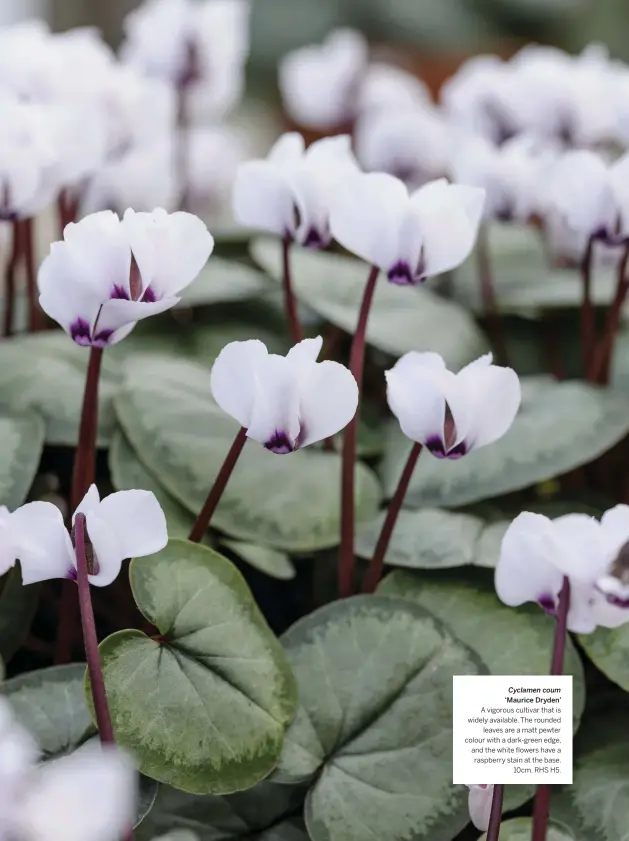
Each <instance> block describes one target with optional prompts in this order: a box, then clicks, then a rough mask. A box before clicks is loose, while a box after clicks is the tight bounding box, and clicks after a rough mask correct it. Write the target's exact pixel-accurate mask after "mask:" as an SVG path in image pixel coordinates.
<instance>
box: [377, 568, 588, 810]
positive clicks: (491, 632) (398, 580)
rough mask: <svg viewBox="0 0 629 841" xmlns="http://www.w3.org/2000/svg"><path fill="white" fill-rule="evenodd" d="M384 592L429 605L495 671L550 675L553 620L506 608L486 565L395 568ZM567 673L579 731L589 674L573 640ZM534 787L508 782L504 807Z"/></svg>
mask: <svg viewBox="0 0 629 841" xmlns="http://www.w3.org/2000/svg"><path fill="white" fill-rule="evenodd" d="M378 593H381V594H382V595H386V596H394V597H397V598H403V599H409V600H410V601H412V602H413V604H418V605H420V606H421V607H424V608H426V609H427V610H430V611H431V612H432V613H434V615H435V616H437V617H438V618H439V619H440V620H441V621H442V622H444V623H445V624H446V625H447V626H448V627H449V628H450V630H451V631H452V633H454V634H455V635H456V636H457V637H458V639H460V640H461V641H462V642H464V643H465V645H467V646H469V647H470V648H472V649H473V650H474V651H476V652H477V654H478V655H479V657H481V658H482V660H483V662H484V663H486V664H487V666H488V668H489V671H490V672H491V674H494V675H543V674H547V672H548V668H549V663H550V656H551V653H552V649H553V640H554V633H555V625H554V623H553V621H552V620H551V619H549V617H548V616H546V615H545V614H544V613H543V612H542V611H541V610H540V609H539V608H538V607H537V606H534V605H524V606H522V607H519V608H512V607H507V606H506V605H504V604H502V602H500V600H499V599H498V597H497V596H496V593H495V590H494V587H493V576H492V575H490V574H489V573H488V572H486V571H483V570H473V571H469V572H468V571H465V570H460V571H459V572H458V574H457V578H456V579H454V578H452V577H450V576H445V575H444V576H443V577H442V576H440V575H438V574H436V573H435V574H431V575H430V577H427V575H426V573H422V574H421V575H418V574H415V573H412V572H407V571H403V570H399V571H395V572H392V573H391V574H390V575H388V576H387V577H386V578H385V579H384V581H383V582H382V583H381V584H380V587H379V588H378ZM565 673H566V674H571V675H573V716H574V729H575V731H576V730H577V728H578V726H579V723H580V721H581V715H582V713H583V709H584V706H585V677H584V674H583V666H582V664H581V660H580V658H579V655H578V653H577V650H576V648H575V647H574V645H573V643H572V641H571V640H568V642H567V645H566V664H565ZM533 792H534V787H533V786H524V785H513V786H508V787H507V790H506V793H505V809H515V808H516V807H517V806H521V805H522V804H523V803H525V802H526V801H527V800H528V799H529V798H530V797H532V795H533Z"/></svg>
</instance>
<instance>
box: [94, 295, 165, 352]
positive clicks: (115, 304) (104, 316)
mask: <svg viewBox="0 0 629 841" xmlns="http://www.w3.org/2000/svg"><path fill="white" fill-rule="evenodd" d="M180 300H181V299H180V298H176V297H172V298H162V299H161V300H160V301H150V302H149V301H126V300H124V298H112V299H111V300H109V301H106V302H105V303H104V304H103V306H102V308H101V311H100V315H99V316H98V319H97V321H96V326H95V328H94V338H95V339H97V338H98V337H99V336H106V337H108V336H109V334H110V333H114V332H115V331H117V330H120V329H121V328H124V327H127V326H128V325H130V324H131V325H133V324H135V323H136V322H138V321H142V319H144V318H150V317H151V316H152V315H159V314H160V313H162V312H167V311H168V310H170V309H172V308H173V307H174V306H175V304H178V303H179V301H180ZM108 343H109V342H108V341H105V344H108Z"/></svg>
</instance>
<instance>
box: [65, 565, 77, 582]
mask: <svg viewBox="0 0 629 841" xmlns="http://www.w3.org/2000/svg"><path fill="white" fill-rule="evenodd" d="M78 577H79V576H78V573H77V571H76V567H72V569H69V570H68V574H67V575H66V578H67V580H68V581H77V580H78Z"/></svg>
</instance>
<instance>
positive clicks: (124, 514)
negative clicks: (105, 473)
mask: <svg viewBox="0 0 629 841" xmlns="http://www.w3.org/2000/svg"><path fill="white" fill-rule="evenodd" d="M97 514H98V517H99V519H101V520H102V521H103V522H104V523H105V524H106V525H107V526H109V528H110V529H111V531H112V532H113V533H114V534H115V535H116V540H117V542H118V544H119V546H120V549H121V551H122V553H123V555H124V557H125V558H141V557H143V556H144V555H152V554H154V553H155V552H159V550H160V549H163V548H164V546H166V544H167V543H168V530H167V528H166V518H165V516H164V512H163V511H162V509H161V506H160V504H159V502H158V501H157V499H156V498H155V494H153V493H151V492H150V491H139V490H132V491H118V492H117V493H113V494H110V495H109V496H106V497H105V499H103V501H102V502H101V504H100V505H99V507H98V512H97Z"/></svg>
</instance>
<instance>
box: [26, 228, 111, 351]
mask: <svg viewBox="0 0 629 841" xmlns="http://www.w3.org/2000/svg"><path fill="white" fill-rule="evenodd" d="M84 281H85V272H84V266H83V264H82V263H80V262H79V261H78V260H77V258H76V256H75V255H74V254H73V253H72V252H71V251H70V250H69V249H68V246H67V245H66V244H65V243H63V242H54V243H53V244H52V245H51V246H50V254H49V255H48V256H47V257H46V258H45V260H44V261H43V263H42V264H41V266H40V269H39V274H38V279H37V283H38V286H39V292H40V295H39V304H40V306H41V308H42V309H43V311H44V312H45V313H46V315H48V316H50V318H52V319H53V320H54V321H56V322H57V323H58V324H59V325H60V326H61V327H63V329H64V330H65V331H66V333H68V335H72V328H73V326H74V325H76V323H77V321H78V319H81V321H83V322H85V324H86V325H87V326H88V329H89V332H90V334H91V333H92V331H93V328H94V324H95V322H96V318H97V316H98V313H99V311H100V307H101V304H102V296H101V295H100V293H98V292H96V291H95V290H94V289H93V288H91V287H88V286H86V284H85V282H84Z"/></svg>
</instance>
